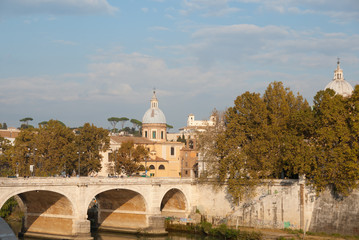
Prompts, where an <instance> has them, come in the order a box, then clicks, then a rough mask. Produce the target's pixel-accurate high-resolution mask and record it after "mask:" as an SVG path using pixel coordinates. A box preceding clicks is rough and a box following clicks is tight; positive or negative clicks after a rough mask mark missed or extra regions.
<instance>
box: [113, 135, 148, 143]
mask: <svg viewBox="0 0 359 240" xmlns="http://www.w3.org/2000/svg"><path fill="white" fill-rule="evenodd" d="M110 138H111V140H112V141H114V142H117V143H119V144H120V143H123V142H128V141H132V142H133V143H134V144H154V142H153V141H151V140H148V139H147V138H144V137H131V136H111V137H110Z"/></svg>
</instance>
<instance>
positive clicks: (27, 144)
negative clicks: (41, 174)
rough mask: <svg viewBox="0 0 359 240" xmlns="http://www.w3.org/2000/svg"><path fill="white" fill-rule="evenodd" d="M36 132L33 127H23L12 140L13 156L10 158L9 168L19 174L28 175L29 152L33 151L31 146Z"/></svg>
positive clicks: (33, 144)
mask: <svg viewBox="0 0 359 240" xmlns="http://www.w3.org/2000/svg"><path fill="white" fill-rule="evenodd" d="M36 136H37V132H36V129H34V128H28V129H23V130H21V132H20V133H19V135H18V136H17V137H16V138H15V141H14V150H13V156H12V158H11V160H12V161H11V168H12V169H13V171H15V174H19V176H29V175H30V165H31V164H32V162H33V161H31V162H30V160H31V159H30V156H31V153H33V150H34V148H33V146H35V141H36Z"/></svg>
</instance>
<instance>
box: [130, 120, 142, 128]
mask: <svg viewBox="0 0 359 240" xmlns="http://www.w3.org/2000/svg"><path fill="white" fill-rule="evenodd" d="M130 122H131V123H132V124H133V127H134V128H135V129H136V128H139V127H140V126H141V125H142V122H141V121H139V120H137V119H131V120H130Z"/></svg>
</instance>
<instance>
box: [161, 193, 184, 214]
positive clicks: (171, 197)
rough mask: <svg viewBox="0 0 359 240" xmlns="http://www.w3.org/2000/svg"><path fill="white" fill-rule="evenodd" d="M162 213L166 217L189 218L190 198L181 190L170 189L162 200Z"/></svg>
mask: <svg viewBox="0 0 359 240" xmlns="http://www.w3.org/2000/svg"><path fill="white" fill-rule="evenodd" d="M161 199H162V200H161V203H160V204H161V205H160V211H161V214H162V216H166V217H187V212H188V210H189V207H188V206H189V204H188V198H187V197H186V195H185V193H184V192H183V191H182V190H181V189H179V188H170V189H168V190H167V191H166V192H165V194H164V195H163V196H162V198H161Z"/></svg>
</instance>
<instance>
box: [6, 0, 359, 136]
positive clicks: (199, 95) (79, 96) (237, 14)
mask: <svg viewBox="0 0 359 240" xmlns="http://www.w3.org/2000/svg"><path fill="white" fill-rule="evenodd" d="M338 57H339V58H340V62H341V68H342V69H343V71H344V78H345V79H346V80H347V81H348V82H349V83H350V84H351V85H352V86H353V87H354V86H355V85H356V84H358V83H359V1H358V0H341V1H337V0H262V1H261V0H76V1H73V0H27V1H25V0H0V123H4V122H6V123H7V126H8V127H19V126H20V125H21V122H19V120H20V119H22V118H25V117H31V118H33V121H32V122H30V124H32V125H34V126H37V124H38V123H39V122H42V121H47V120H49V119H57V120H60V121H62V122H64V123H65V124H66V125H67V126H69V127H78V126H82V125H83V124H84V123H86V122H89V123H93V124H94V125H96V126H98V127H103V128H110V127H111V125H110V123H109V122H108V121H107V119H108V118H109V117H127V118H129V119H132V118H134V119H138V120H140V121H142V117H143V114H144V113H145V112H146V110H147V109H148V108H149V107H150V99H151V97H152V92H153V90H154V89H156V95H157V98H158V100H159V107H160V109H161V110H162V111H163V112H164V114H165V116H166V120H167V123H168V124H170V125H172V126H173V127H174V128H173V130H172V132H175V131H177V130H178V128H181V127H184V126H186V123H187V117H188V115H189V114H194V115H195V119H196V120H201V119H208V118H209V116H210V114H211V112H212V111H213V109H217V110H220V111H223V110H225V109H226V108H228V107H231V106H233V105H234V100H235V99H236V97H237V96H239V95H241V94H243V93H244V92H246V91H249V92H256V93H261V94H263V93H264V91H265V89H266V88H267V86H268V85H269V84H270V83H271V82H274V81H281V82H283V84H284V86H285V87H288V88H290V90H292V91H293V92H295V93H299V94H300V95H302V96H303V97H304V98H305V99H307V101H308V102H309V103H310V104H312V102H313V97H314V96H315V94H316V93H317V92H318V91H320V90H323V89H324V88H325V86H326V85H327V84H328V83H329V82H330V81H331V80H332V79H333V71H334V70H335V68H336V62H337V58H338ZM126 126H131V125H130V123H127V124H126Z"/></svg>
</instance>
